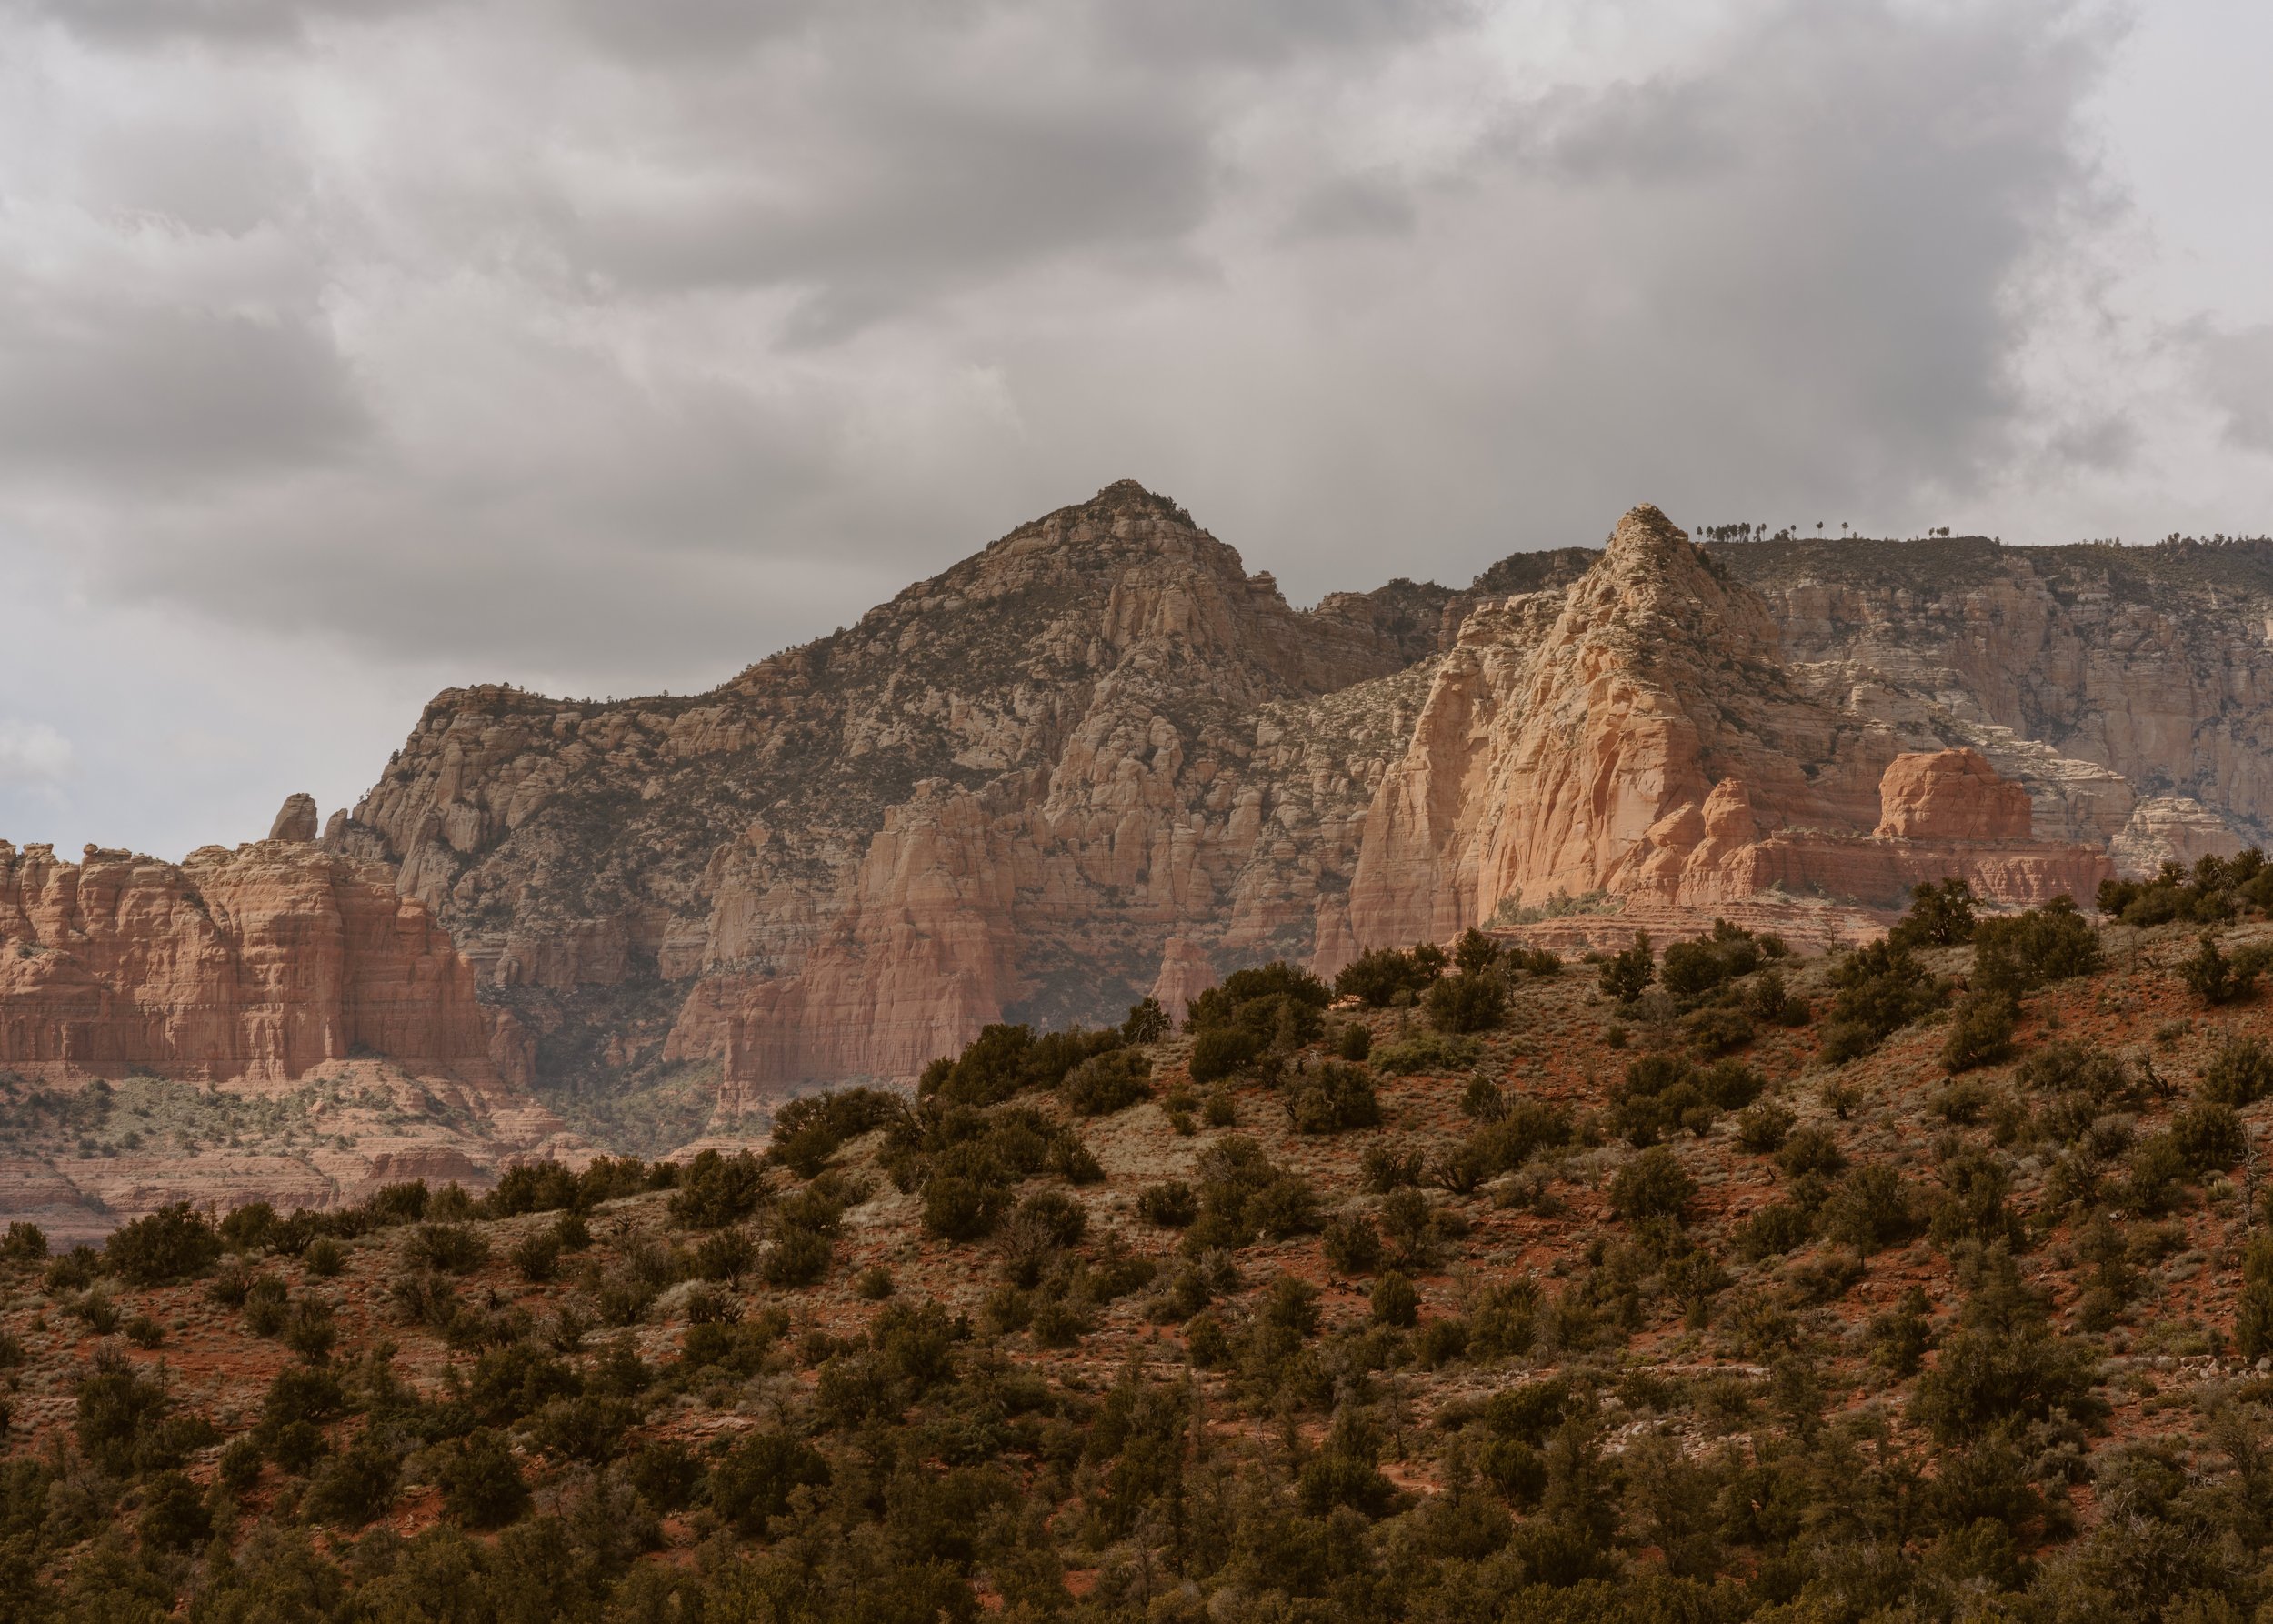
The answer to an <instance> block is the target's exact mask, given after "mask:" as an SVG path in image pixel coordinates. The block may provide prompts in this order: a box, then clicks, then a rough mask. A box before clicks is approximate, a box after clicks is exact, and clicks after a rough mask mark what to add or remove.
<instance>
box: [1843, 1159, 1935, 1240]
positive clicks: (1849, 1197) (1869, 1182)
mask: <svg viewBox="0 0 2273 1624" xmlns="http://www.w3.org/2000/svg"><path fill="white" fill-rule="evenodd" d="M1819 1221H1820V1224H1821V1227H1822V1230H1823V1235H1824V1238H1826V1239H1827V1240H1832V1241H1836V1242H1837V1243H1838V1244H1839V1245H1841V1246H1845V1247H1852V1248H1854V1249H1855V1250H1856V1251H1857V1252H1860V1253H1862V1254H1863V1255H1864V1256H1865V1257H1867V1256H1869V1255H1870V1254H1871V1253H1873V1252H1877V1251H1880V1250H1883V1249H1884V1248H1887V1247H1890V1246H1897V1245H1899V1244H1900V1243H1901V1242H1903V1241H1905V1240H1908V1238H1910V1237H1911V1236H1912V1235H1914V1234H1916V1233H1917V1232H1918V1203H1917V1202H1916V1201H1915V1199H1914V1198H1912V1196H1911V1193H1910V1190H1909V1188H1908V1186H1906V1185H1905V1184H1904V1183H1903V1181H1902V1176H1901V1175H1900V1174H1898V1173H1897V1172H1896V1171H1895V1170H1894V1169H1893V1168H1890V1167H1888V1166H1887V1165H1886V1164H1885V1163H1884V1162H1866V1163H1864V1164H1863V1165H1862V1166H1860V1167H1858V1168H1853V1169H1851V1170H1850V1171H1849V1172H1848V1173H1847V1177H1846V1178H1842V1179H1841V1180H1840V1181H1839V1185H1838V1188H1837V1189H1836V1190H1834V1191H1833V1192H1832V1194H1831V1198H1830V1199H1829V1200H1827V1201H1826V1202H1825V1203H1824V1204H1823V1209H1822V1213H1821V1217H1820V1219H1819Z"/></svg>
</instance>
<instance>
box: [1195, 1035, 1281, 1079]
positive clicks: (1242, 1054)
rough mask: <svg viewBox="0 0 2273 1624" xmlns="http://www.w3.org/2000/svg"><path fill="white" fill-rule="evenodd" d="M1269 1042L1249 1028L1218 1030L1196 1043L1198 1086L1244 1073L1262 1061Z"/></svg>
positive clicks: (1199, 1037) (1200, 1038) (1201, 1036)
mask: <svg viewBox="0 0 2273 1624" xmlns="http://www.w3.org/2000/svg"><path fill="white" fill-rule="evenodd" d="M1268 1042H1269V1039H1268V1038H1266V1037H1265V1036H1264V1034H1262V1033H1260V1032H1256V1031H1250V1030H1249V1029H1248V1028H1245V1027H1217V1028H1212V1029H1210V1030H1208V1031H1205V1032H1202V1033H1201V1034H1200V1035H1199V1036H1198V1037H1197V1038H1195V1039H1194V1040H1193V1042H1192V1058H1191V1070H1192V1080H1193V1081H1194V1082H1196V1083H1212V1082H1215V1081H1216V1080H1217V1078H1227V1077H1229V1076H1231V1075H1232V1074H1233V1073H1234V1072H1237V1071H1241V1070H1244V1069H1245V1068H1247V1067H1249V1066H1252V1065H1254V1064H1255V1062H1256V1061H1257V1059H1258V1058H1261V1056H1262V1053H1263V1050H1264V1048H1266V1047H1267V1044H1268Z"/></svg>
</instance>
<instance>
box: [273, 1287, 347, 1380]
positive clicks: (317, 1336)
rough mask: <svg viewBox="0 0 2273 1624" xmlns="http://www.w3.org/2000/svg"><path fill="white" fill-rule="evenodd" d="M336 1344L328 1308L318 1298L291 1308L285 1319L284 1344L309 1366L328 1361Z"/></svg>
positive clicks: (330, 1313)
mask: <svg viewBox="0 0 2273 1624" xmlns="http://www.w3.org/2000/svg"><path fill="white" fill-rule="evenodd" d="M338 1340H339V1327H338V1325H337V1324H336V1323H335V1320H334V1318H333V1312H332V1305H331V1304H330V1303H328V1302H326V1301H325V1300H324V1299H323V1298H320V1297H304V1298H300V1299H299V1300H298V1301H297V1302H295V1303H294V1304H293V1305H292V1311H291V1313H290V1314H288V1315H287V1316H286V1317H285V1326H284V1344H285V1347H286V1348H290V1349H292V1351H293V1352H295V1353H296V1354H298V1355H299V1356H300V1357H301V1358H304V1359H305V1360H307V1362H308V1363H309V1364H311V1365H320V1364H322V1363H323V1362H324V1361H325V1359H327V1358H331V1356H332V1348H333V1347H334V1346H335V1344H336V1343H337V1342H338Z"/></svg>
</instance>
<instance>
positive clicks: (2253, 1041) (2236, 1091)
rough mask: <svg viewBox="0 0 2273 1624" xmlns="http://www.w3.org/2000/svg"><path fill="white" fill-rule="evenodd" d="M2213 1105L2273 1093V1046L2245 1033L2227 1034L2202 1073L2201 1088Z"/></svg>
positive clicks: (2242, 1103)
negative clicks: (2268, 1046) (2268, 1045)
mask: <svg viewBox="0 0 2273 1624" xmlns="http://www.w3.org/2000/svg"><path fill="white" fill-rule="evenodd" d="M2198 1092H2199V1094H2200V1095H2201V1097H2202V1098H2204V1099H2206V1100H2208V1102H2209V1103H2210V1104H2212V1105H2225V1106H2245V1105H2254V1104H2256V1103H2257V1102H2258V1100H2260V1099H2263V1098H2266V1097H2267V1096H2268V1095H2273V1049H2268V1048H2266V1046H2265V1044H2264V1043H2263V1042H2261V1041H2260V1040H2258V1038H2252V1037H2249V1036H2248V1035H2247V1034H2242V1035H2238V1036H2235V1037H2230V1038H2227V1039H2226V1041H2225V1043H2224V1044H2222V1045H2221V1046H2220V1047H2219V1048H2218V1053H2217V1054H2216V1055H2215V1056H2214V1057H2213V1058H2211V1060H2210V1063H2209V1065H2208V1068H2205V1070H2204V1071H2203V1073H2202V1086H2201V1088H2199V1089H2198Z"/></svg>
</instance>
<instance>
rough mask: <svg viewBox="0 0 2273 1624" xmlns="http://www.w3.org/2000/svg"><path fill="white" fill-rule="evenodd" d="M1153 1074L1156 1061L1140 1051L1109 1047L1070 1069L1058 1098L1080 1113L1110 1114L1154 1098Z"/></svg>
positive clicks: (1105, 1115) (1078, 1114)
mask: <svg viewBox="0 0 2273 1624" xmlns="http://www.w3.org/2000/svg"><path fill="white" fill-rule="evenodd" d="M1196 1048H1197V1046H1196ZM1151 1076H1152V1062H1151V1061H1150V1060H1149V1059H1147V1058H1145V1056H1144V1055H1143V1054H1142V1053H1141V1052H1139V1051H1138V1050H1136V1049H1133V1048H1119V1049H1109V1050H1107V1051H1106V1053H1104V1054H1102V1055H1093V1056H1091V1057H1090V1058H1088V1059H1086V1060H1084V1061H1083V1062H1082V1063H1081V1064H1080V1065H1078V1066H1076V1067H1075V1068H1073V1069H1072V1070H1071V1071H1068V1072H1067V1073H1066V1080H1065V1081H1064V1082H1062V1083H1060V1084H1059V1085H1058V1097H1059V1098H1062V1099H1064V1100H1065V1102H1066V1106H1067V1108H1069V1109H1071V1110H1072V1111H1073V1112H1074V1113H1075V1114H1076V1115H1077V1116H1083V1117H1109V1116H1111V1115H1112V1114H1113V1113H1114V1112H1116V1111H1124V1110H1126V1109H1127V1108H1129V1107H1130V1106H1133V1105H1135V1104H1136V1103H1137V1102H1139V1101H1140V1100H1146V1099H1150V1098H1152V1085H1151V1083H1150V1081H1149V1080H1148V1079H1149V1078H1151Z"/></svg>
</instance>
